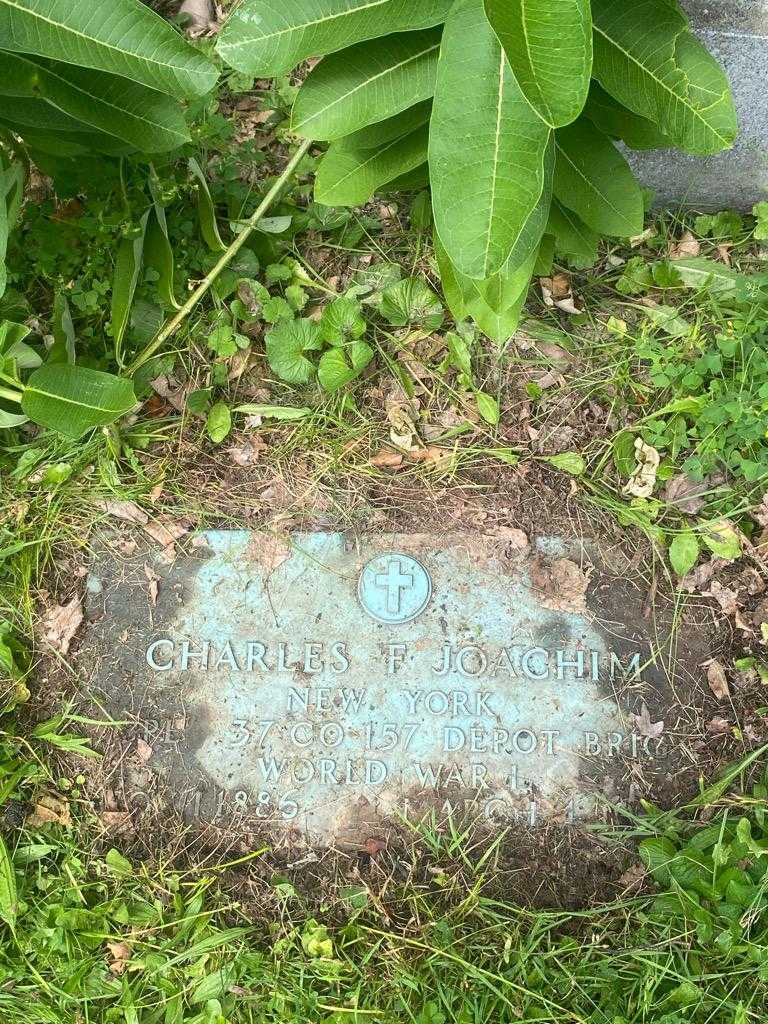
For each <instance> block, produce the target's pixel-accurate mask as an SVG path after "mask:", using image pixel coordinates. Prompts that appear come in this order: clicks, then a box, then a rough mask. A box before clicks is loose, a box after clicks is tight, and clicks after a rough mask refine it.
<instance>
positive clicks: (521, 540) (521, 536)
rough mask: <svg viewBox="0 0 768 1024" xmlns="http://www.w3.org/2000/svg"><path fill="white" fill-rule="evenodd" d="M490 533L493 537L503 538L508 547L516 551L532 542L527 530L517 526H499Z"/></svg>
mask: <svg viewBox="0 0 768 1024" xmlns="http://www.w3.org/2000/svg"><path fill="white" fill-rule="evenodd" d="M490 534H491V536H492V537H498V538H499V540H503V541H504V544H505V545H506V547H507V548H508V549H512V550H514V551H522V550H523V549H524V548H527V547H528V546H529V544H530V541H529V540H528V534H527V533H526V532H525V530H520V529H518V527H516V526H497V527H495V528H494V529H493V530H491V531H490Z"/></svg>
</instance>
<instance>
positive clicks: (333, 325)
mask: <svg viewBox="0 0 768 1024" xmlns="http://www.w3.org/2000/svg"><path fill="white" fill-rule="evenodd" d="M366 326H367V325H366V322H365V319H364V317H363V313H362V309H361V307H360V303H359V302H358V301H357V300H356V299H352V298H349V297H348V296H346V295H341V296H340V297H339V298H338V299H334V300H333V302H329V303H328V305H327V306H324V307H323V312H322V314H321V316H320V337H321V338H322V339H323V341H325V342H327V343H328V344H329V345H343V344H345V342H348V341H354V340H356V339H357V338H360V337H362V335H363V334H365V330H366Z"/></svg>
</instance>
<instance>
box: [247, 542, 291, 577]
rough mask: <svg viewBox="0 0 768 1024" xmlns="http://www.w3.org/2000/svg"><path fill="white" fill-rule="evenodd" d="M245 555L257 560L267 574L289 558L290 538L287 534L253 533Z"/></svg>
mask: <svg viewBox="0 0 768 1024" xmlns="http://www.w3.org/2000/svg"><path fill="white" fill-rule="evenodd" d="M246 555H247V557H249V558H251V559H253V561H254V562H258V564H259V565H260V566H261V568H262V569H263V570H264V574H265V575H266V576H269V575H270V574H271V573H273V572H274V571H275V569H278V568H279V567H280V566H281V565H282V564H283V562H285V561H287V559H288V558H290V555H291V544H290V538H289V537H288V535H287V534H279V533H254V535H253V538H252V539H251V541H250V543H249V544H248V548H247V549H246Z"/></svg>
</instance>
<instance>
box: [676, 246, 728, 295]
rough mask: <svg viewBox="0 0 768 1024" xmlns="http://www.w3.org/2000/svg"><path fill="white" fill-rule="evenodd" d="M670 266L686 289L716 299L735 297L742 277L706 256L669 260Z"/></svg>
mask: <svg viewBox="0 0 768 1024" xmlns="http://www.w3.org/2000/svg"><path fill="white" fill-rule="evenodd" d="M670 263H671V265H672V266H673V267H674V268H675V270H676V271H677V273H678V274H679V275H680V277H681V278H682V281H683V284H684V285H685V287H686V288H695V289H696V290H697V291H708V292H710V293H711V294H712V295H717V297H718V298H721V299H725V298H731V297H733V296H735V295H736V292H737V290H738V286H739V283H740V282H741V281H743V280H744V275H743V274H739V273H738V271H736V270H732V269H731V268H730V267H726V266H725V264H724V263H718V261H717V260H710V259H707V257H706V256H691V257H689V258H684V259H680V260H671V261H670Z"/></svg>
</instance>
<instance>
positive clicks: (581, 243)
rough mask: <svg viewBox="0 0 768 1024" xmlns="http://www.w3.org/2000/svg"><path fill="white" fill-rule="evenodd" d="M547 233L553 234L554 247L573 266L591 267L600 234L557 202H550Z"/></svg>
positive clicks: (595, 257) (594, 259)
mask: <svg viewBox="0 0 768 1024" xmlns="http://www.w3.org/2000/svg"><path fill="white" fill-rule="evenodd" d="M547 233H548V234H551V235H553V236H554V240H555V249H556V251H557V252H558V253H560V255H561V256H565V257H566V259H567V260H568V262H569V263H570V264H571V265H572V266H574V267H591V266H592V265H593V263H595V261H596V260H597V244H598V242H599V241H600V236H599V235H598V234H597V232H596V231H592V229H591V228H588V227H587V225H586V224H585V223H584V222H583V221H582V220H581V219H580V218H579V217H577V216H576V214H575V213H573V211H571V210H568V209H566V207H565V206H562V205H561V204H560V203H558V202H554V203H552V206H551V207H550V210H549V220H548V221H547Z"/></svg>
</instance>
